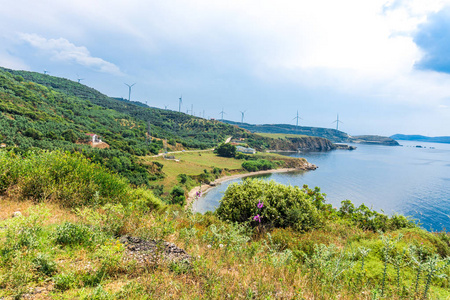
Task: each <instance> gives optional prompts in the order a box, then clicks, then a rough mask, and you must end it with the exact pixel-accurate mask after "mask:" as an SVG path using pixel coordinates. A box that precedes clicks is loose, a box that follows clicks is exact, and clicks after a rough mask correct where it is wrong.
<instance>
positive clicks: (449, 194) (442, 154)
mask: <svg viewBox="0 0 450 300" xmlns="http://www.w3.org/2000/svg"><path fill="white" fill-rule="evenodd" d="M399 143H400V144H401V145H402V147H391V146H375V145H354V146H357V147H358V148H357V150H354V151H348V150H334V151H329V152H307V153H299V154H297V153H295V154H292V153H291V154H286V155H290V156H294V157H305V158H306V159H307V160H308V161H309V162H311V163H313V164H315V165H317V166H318V167H319V168H318V169H317V170H315V171H301V172H290V173H274V174H268V175H264V176H259V177H260V178H263V179H265V180H274V181H276V182H279V183H283V184H290V185H296V186H303V185H304V184H307V185H308V186H310V187H315V186H318V187H320V189H321V191H322V192H323V193H325V194H326V195H327V197H326V200H327V202H328V203H331V204H333V206H335V207H340V203H341V201H343V200H346V199H348V200H351V201H352V202H353V203H354V204H355V205H360V204H362V203H364V204H365V205H366V206H368V207H372V208H373V209H375V210H377V211H384V212H385V213H386V214H394V213H399V214H403V215H406V216H410V217H412V218H414V219H417V220H418V221H419V222H420V223H421V224H422V227H424V228H426V229H428V230H437V231H440V230H443V229H446V230H447V231H449V230H450V144H438V143H425V142H410V141H399ZM418 145H420V146H422V148H419V147H416V146H418ZM241 180H242V179H235V180H230V181H227V182H224V183H222V184H221V185H219V186H217V187H216V188H214V189H212V190H210V191H209V192H208V193H206V194H205V195H204V196H202V197H201V198H200V199H199V200H197V201H196V203H194V210H196V211H199V212H206V211H209V210H214V209H215V208H216V207H218V206H219V201H220V199H221V198H222V195H223V193H224V192H225V190H226V188H227V187H228V185H229V184H231V183H233V182H239V181H241Z"/></svg>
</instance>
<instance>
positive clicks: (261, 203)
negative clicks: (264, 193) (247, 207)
mask: <svg viewBox="0 0 450 300" xmlns="http://www.w3.org/2000/svg"><path fill="white" fill-rule="evenodd" d="M256 206H257V207H258V208H259V209H261V208H263V206H264V203H263V202H261V200H259V202H258V204H257V205H256Z"/></svg>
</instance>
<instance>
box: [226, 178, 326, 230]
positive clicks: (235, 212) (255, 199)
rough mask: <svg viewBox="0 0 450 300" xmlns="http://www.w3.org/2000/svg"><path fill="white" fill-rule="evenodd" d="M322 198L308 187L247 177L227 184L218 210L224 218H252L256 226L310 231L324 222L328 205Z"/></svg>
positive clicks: (234, 219)
mask: <svg viewBox="0 0 450 300" xmlns="http://www.w3.org/2000/svg"><path fill="white" fill-rule="evenodd" d="M323 201H324V198H323V195H322V194H320V193H317V192H315V191H312V190H310V189H308V188H304V189H300V188H299V187H297V186H286V185H282V184H277V183H275V182H273V181H270V182H267V181H263V180H257V179H248V180H245V181H244V182H242V183H234V184H232V185H230V186H229V187H228V189H227V191H226V192H225V195H224V197H223V198H222V200H221V202H220V206H219V208H218V209H217V214H218V216H219V217H220V218H221V219H223V220H229V221H232V222H249V221H250V223H251V224H252V225H253V226H264V227H281V228H284V227H292V228H294V229H295V230H298V231H307V230H310V229H312V228H316V227H317V226H319V225H320V224H322V222H323V219H324V217H323V214H322V211H326V208H328V206H327V205H324V204H323ZM324 208H325V209H324Z"/></svg>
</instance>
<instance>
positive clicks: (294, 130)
mask: <svg viewBox="0 0 450 300" xmlns="http://www.w3.org/2000/svg"><path fill="white" fill-rule="evenodd" d="M221 121H222V122H224V123H227V124H231V125H235V126H237V127H240V128H243V129H247V130H248V131H250V132H253V133H283V134H296V135H306V136H314V137H321V138H325V139H328V140H330V141H331V142H333V143H357V144H370V145H384V146H399V143H398V142H397V141H395V140H394V139H392V138H390V137H387V136H378V135H359V136H351V135H349V134H347V133H345V132H343V131H340V130H336V129H332V128H321V127H308V126H295V125H289V124H259V125H255V124H248V123H240V122H233V121H229V120H221Z"/></svg>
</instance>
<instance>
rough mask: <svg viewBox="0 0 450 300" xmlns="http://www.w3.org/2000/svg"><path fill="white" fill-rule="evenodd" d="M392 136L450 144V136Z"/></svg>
mask: <svg viewBox="0 0 450 300" xmlns="http://www.w3.org/2000/svg"><path fill="white" fill-rule="evenodd" d="M391 138H392V139H394V140H404V141H418V142H430V143H446V144H450V136H436V137H429V136H424V135H406V134H394V135H393V136H391Z"/></svg>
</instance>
